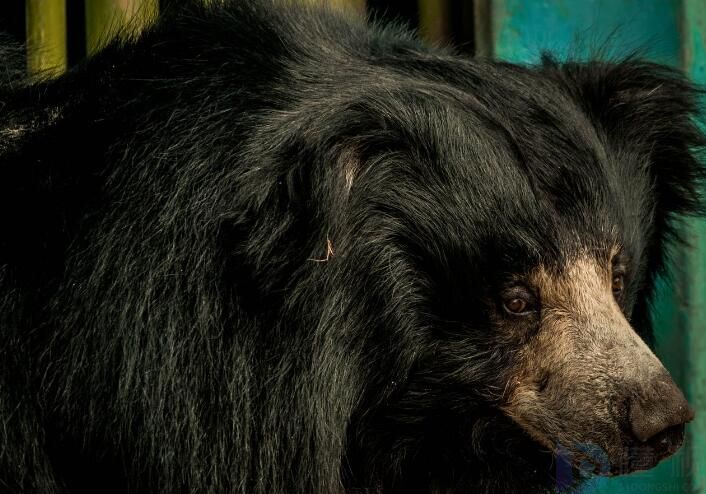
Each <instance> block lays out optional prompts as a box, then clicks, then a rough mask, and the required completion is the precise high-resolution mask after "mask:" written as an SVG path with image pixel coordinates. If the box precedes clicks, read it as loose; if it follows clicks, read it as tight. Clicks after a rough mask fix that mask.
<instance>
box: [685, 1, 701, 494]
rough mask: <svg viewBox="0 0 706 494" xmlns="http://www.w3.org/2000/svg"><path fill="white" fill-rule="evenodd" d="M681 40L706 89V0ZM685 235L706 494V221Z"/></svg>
mask: <svg viewBox="0 0 706 494" xmlns="http://www.w3.org/2000/svg"><path fill="white" fill-rule="evenodd" d="M682 38H683V39H682V48H683V52H682V56H683V66H684V69H685V70H686V71H687V72H688V73H689V75H690V76H691V78H692V79H693V80H694V81H696V82H697V83H699V84H702V85H706V8H704V3H703V0H684V3H683V6H682ZM705 110H706V108H705ZM705 166H706V164H705ZM704 192H705V193H706V191H704ZM686 235H687V238H688V247H687V248H686V250H685V252H684V276H685V279H684V280H683V287H684V288H683V289H684V292H685V294H686V316H687V317H685V320H684V324H685V326H686V328H687V334H688V337H689V346H688V352H687V353H686V355H687V358H688V360H689V370H690V378H689V380H688V386H687V394H688V397H689V400H690V401H691V403H692V406H694V408H696V410H697V413H696V418H695V420H694V422H693V423H692V424H691V426H690V427H689V442H688V444H689V448H690V453H691V465H692V471H691V488H692V492H694V493H701V494H703V493H706V220H691V221H689V222H688V224H687V227H686Z"/></svg>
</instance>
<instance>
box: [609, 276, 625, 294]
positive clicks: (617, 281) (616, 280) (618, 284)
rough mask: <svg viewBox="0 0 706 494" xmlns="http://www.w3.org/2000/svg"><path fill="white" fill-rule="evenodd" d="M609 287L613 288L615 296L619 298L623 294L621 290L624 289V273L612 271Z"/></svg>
mask: <svg viewBox="0 0 706 494" xmlns="http://www.w3.org/2000/svg"><path fill="white" fill-rule="evenodd" d="M611 289H612V290H613V295H614V296H615V298H620V296H621V295H622V294H623V290H625V273H613V280H612V282H611Z"/></svg>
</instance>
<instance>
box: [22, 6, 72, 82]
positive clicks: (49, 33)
mask: <svg viewBox="0 0 706 494" xmlns="http://www.w3.org/2000/svg"><path fill="white" fill-rule="evenodd" d="M25 8H26V14H27V15H26V19H27V71H28V72H29V73H30V74H32V75H35V76H38V77H52V76H56V75H59V74H61V73H62V72H64V71H65V70H66V4H65V0H26V4H25Z"/></svg>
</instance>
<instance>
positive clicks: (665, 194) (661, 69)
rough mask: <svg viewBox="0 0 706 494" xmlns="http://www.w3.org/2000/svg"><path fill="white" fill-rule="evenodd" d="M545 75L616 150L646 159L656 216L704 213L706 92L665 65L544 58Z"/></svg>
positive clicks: (632, 60) (628, 60)
mask: <svg viewBox="0 0 706 494" xmlns="http://www.w3.org/2000/svg"><path fill="white" fill-rule="evenodd" d="M542 69H543V71H544V72H545V73H546V74H547V75H550V76H551V77H552V78H553V79H554V80H556V81H557V82H559V83H560V84H561V85H562V86H563V87H564V88H565V90H567V91H568V93H569V94H570V95H571V97H572V98H574V99H575V100H576V101H577V102H578V104H579V105H580V106H581V107H582V108H583V109H584V111H585V112H586V113H587V114H588V115H589V116H590V117H591V118H592V119H593V121H594V124H595V125H596V126H598V127H600V128H602V130H603V132H604V133H605V135H606V137H607V139H608V141H609V142H610V143H611V146H613V147H615V148H617V150H618V151H620V152H621V153H622V152H628V153H640V154H642V155H643V156H645V158H646V159H647V163H649V166H650V170H651V173H652V176H653V180H654V184H655V194H656V197H655V199H656V206H657V207H656V210H657V211H656V212H657V214H658V215H660V214H662V215H666V217H664V218H663V219H664V220H669V218H668V217H670V216H672V215H684V214H704V212H705V210H704V205H703V201H702V200H701V196H700V189H701V184H702V183H703V181H704V177H705V176H706V175H705V174H704V168H703V166H702V163H700V158H699V153H700V152H701V150H702V149H703V148H704V146H705V145H706V140H705V139H704V134H703V132H702V130H701V129H700V128H699V125H698V123H697V119H698V117H699V110H700V108H699V103H700V97H701V96H702V95H703V91H702V90H700V89H698V88H697V87H696V86H695V85H693V84H692V83H690V82H689V81H688V80H687V79H686V78H685V77H684V75H683V74H682V73H681V72H679V71H678V70H675V69H673V68H670V67H667V66H665V65H659V64H655V63H650V62H645V61H641V60H637V59H626V60H624V61H621V62H612V63H611V62H586V63H563V64H559V63H557V62H556V61H554V60H553V59H551V58H550V57H548V56H545V57H544V58H543V64H542Z"/></svg>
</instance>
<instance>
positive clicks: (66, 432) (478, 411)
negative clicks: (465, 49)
mask: <svg viewBox="0 0 706 494" xmlns="http://www.w3.org/2000/svg"><path fill="white" fill-rule="evenodd" d="M2 46H3V47H2V53H1V55H2V58H1V59H2V62H1V63H2V70H0V77H1V78H2V80H1V82H0V229H1V230H0V231H1V232H2V236H1V237H0V420H1V422H0V423H1V425H2V427H0V489H1V490H2V491H4V492H13V493H30V492H32V493H35V492H42V493H80V492H91V493H93V492H141V493H147V492H149V493H177V492H213V493H226V492H232V493H248V494H258V493H261V494H264V493H268V494H272V493H275V494H276V493H344V492H349V493H354V492H369V493H385V494H387V493H430V492H434V493H445V494H450V493H469V492H536V491H544V490H553V489H555V488H556V487H557V482H558V480H557V468H558V466H557V465H560V466H561V465H564V466H568V467H567V468H568V469H569V472H570V476H571V477H572V482H573V481H576V482H579V481H580V480H581V479H582V478H583V477H585V476H587V475H591V474H604V475H615V474H620V473H625V472H631V471H635V470H639V469H646V468H650V467H652V466H653V465H655V464H656V463H657V462H658V461H660V460H661V459H663V458H664V457H666V456H668V455H670V454H671V453H673V452H674V451H675V450H676V449H677V448H679V446H680V444H681V442H682V438H683V433H684V424H685V423H687V422H688V421H689V420H691V418H692V416H693V412H692V410H691V409H690V408H689V405H688V404H687V403H686V401H685V399H684V397H683V395H682V393H681V392H680V391H679V390H678V389H677V387H676V386H675V384H674V383H673V382H672V379H671V378H670V376H669V374H668V373H667V371H666V370H665V369H664V367H663V366H662V365H661V364H660V362H659V361H658V359H657V358H656V357H655V355H654V354H653V353H652V351H651V350H650V345H651V329H650V322H649V321H650V319H649V316H648V313H649V306H650V301H651V298H652V297H653V292H654V284H655V277H656V275H657V274H658V273H659V272H660V269H661V268H662V267H663V266H664V263H665V252H666V251H667V249H668V246H669V245H671V242H672V241H674V240H675V239H677V238H678V237H677V235H676V228H675V221H678V219H679V218H680V217H682V216H683V215H686V214H697V213H699V212H700V211H701V210H702V207H701V201H700V197H699V193H698V189H699V186H700V184H701V183H702V182H701V181H702V179H703V173H702V171H701V168H700V166H699V156H698V152H699V151H700V149H701V147H702V146H703V145H704V139H703V136H702V134H700V132H699V127H698V125H696V124H695V123H694V117H695V116H697V113H698V111H697V110H698V105H697V103H698V90H697V89H696V88H694V87H693V86H692V85H691V84H690V83H689V82H688V81H687V80H685V78H684V77H683V76H682V75H681V74H680V73H678V72H677V71H675V70H673V69H670V68H667V67H663V66H660V65H656V64H652V63H648V62H645V61H641V60H639V59H637V58H630V59H626V60H622V61H613V62H605V61H591V62H584V63H571V62H562V63H560V62H558V61H556V60H553V59H552V58H550V57H545V60H544V61H543V62H542V63H541V64H538V65H537V66H517V65H512V64H508V63H502V62H493V61H485V60H472V59H468V58H463V57H460V56H458V55H456V54H454V53H453V52H452V51H451V50H450V49H437V48H431V47H429V46H427V45H425V44H424V43H422V42H420V41H418V40H417V39H416V38H415V37H414V36H413V35H411V34H410V33H408V32H407V31H405V30H404V29H402V28H399V27H395V26H381V25H377V24H376V23H374V22H370V23H366V22H365V21H364V20H363V19H358V18H356V17H354V16H347V15H342V14H337V13H334V12H329V11H327V10H326V9H318V8H314V7H311V6H303V5H299V6H297V5H292V4H291V2H284V3H282V4H279V5H277V4H275V3H273V1H272V0H269V1H268V0H258V1H256V2H254V1H245V0H243V1H223V2H210V3H209V4H207V5H204V4H202V2H185V3H184V4H182V5H179V6H175V7H173V8H172V9H169V10H167V11H165V12H163V14H162V15H161V16H160V18H158V19H156V20H155V23H154V25H153V26H152V27H151V28H149V29H148V30H147V31H146V32H144V33H143V34H142V35H141V36H139V37H138V38H137V39H132V40H123V41H116V42H114V43H113V44H111V45H109V46H108V47H106V48H105V49H104V50H103V51H102V52H101V53H99V54H98V55H97V56H95V57H93V58H92V59H90V60H88V61H86V62H85V63H82V64H80V65H79V66H77V67H74V68H73V69H72V70H70V71H69V72H68V73H66V74H64V75H63V76H62V77H60V78H58V79H56V80H44V81H38V80H36V79H27V78H24V77H23V76H22V75H21V67H22V55H21V52H20V51H19V50H18V48H17V47H13V46H11V45H10V43H8V42H4V43H3V45H2ZM587 465H588V467H587ZM570 484H571V482H569V484H567V486H566V487H567V488H569V487H571V485H570ZM559 487H561V486H559Z"/></svg>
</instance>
